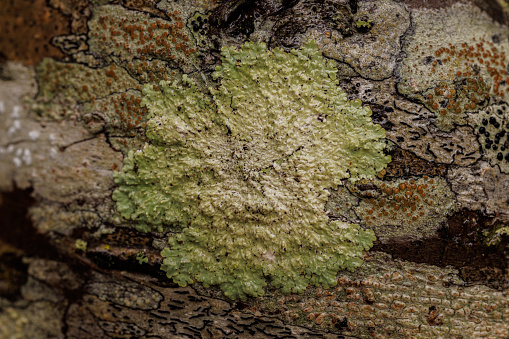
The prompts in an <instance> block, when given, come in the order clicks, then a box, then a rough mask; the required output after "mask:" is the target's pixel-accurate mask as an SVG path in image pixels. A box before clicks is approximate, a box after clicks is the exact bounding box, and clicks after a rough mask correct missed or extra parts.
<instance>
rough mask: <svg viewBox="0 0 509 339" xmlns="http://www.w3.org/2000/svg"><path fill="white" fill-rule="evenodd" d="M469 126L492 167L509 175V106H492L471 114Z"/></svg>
mask: <svg viewBox="0 0 509 339" xmlns="http://www.w3.org/2000/svg"><path fill="white" fill-rule="evenodd" d="M468 121H469V124H470V125H471V126H472V127H473V128H474V132H475V134H476V135H477V137H478V139H479V143H480V144H481V147H482V150H483V156H484V157H485V158H486V159H487V160H488V161H489V162H490V164H491V165H492V166H496V165H498V166H499V167H500V171H501V172H503V173H509V109H508V105H507V104H500V105H491V106H489V107H487V108H485V109H483V110H481V111H479V113H473V114H470V115H469V117H468Z"/></svg>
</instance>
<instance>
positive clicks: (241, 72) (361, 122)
mask: <svg viewBox="0 0 509 339" xmlns="http://www.w3.org/2000/svg"><path fill="white" fill-rule="evenodd" d="M222 57H223V58H222V59H223V60H222V65H221V66H218V67H217V68H216V72H215V73H214V77H215V78H216V79H219V81H220V86H219V88H218V89H212V88H211V89H210V92H211V95H207V94H204V93H203V92H201V91H200V90H198V88H197V87H196V85H195V83H194V82H193V81H192V80H191V79H189V78H188V77H186V76H184V77H183V79H182V82H181V83H179V82H176V81H175V82H173V83H169V82H165V81H162V82H160V84H159V86H157V89H158V90H156V88H155V87H152V86H146V87H145V89H144V94H145V98H144V99H143V102H142V105H145V106H146V107H147V108H148V110H149V115H150V120H149V121H148V122H147V133H146V134H147V137H148V138H149V139H150V140H151V143H148V144H146V145H145V147H144V148H143V150H141V151H137V152H133V151H131V152H130V153H129V155H128V156H127V157H126V158H125V159H124V167H123V169H122V171H121V172H119V173H118V174H116V176H115V181H116V183H117V184H118V185H119V186H120V187H119V188H118V189H117V190H116V191H115V192H114V194H113V199H114V200H116V202H117V208H118V210H119V211H120V213H121V214H122V216H123V217H125V218H127V219H131V220H133V221H135V222H136V224H137V227H138V229H141V230H149V229H150V230H158V231H163V230H164V229H165V226H167V225H177V226H179V227H182V228H183V230H182V232H181V233H178V234H176V235H174V236H172V237H170V239H169V244H170V247H169V248H166V249H164V250H163V252H162V255H163V256H164V257H165V259H164V263H163V265H162V269H163V270H164V271H166V272H167V275H168V277H170V278H172V279H173V280H174V281H175V282H177V283H179V284H180V285H186V284H188V283H191V282H193V280H197V281H200V282H202V283H203V284H204V285H205V286H209V285H220V286H221V288H222V289H223V291H224V292H225V294H226V295H227V296H228V297H230V298H245V297H246V296H247V295H251V296H258V295H261V294H263V293H264V291H263V287H264V286H265V285H266V282H265V277H270V279H271V282H272V285H274V286H276V287H281V288H282V289H283V291H285V292H301V291H303V290H304V289H305V288H306V286H307V285H308V284H309V283H311V284H316V285H322V286H324V287H329V286H333V285H334V284H335V283H336V279H335V274H336V273H337V272H338V270H340V269H350V270H352V269H354V268H356V267H358V266H359V265H360V264H361V263H362V260H361V254H362V251H363V250H366V249H369V248H370V247H371V245H372V241H373V240H374V236H373V232H372V231H370V230H363V229H362V228H360V227H359V226H358V225H355V224H348V223H344V222H340V221H333V222H328V220H327V216H326V214H325V211H324V206H325V203H326V201H327V199H328V196H329V192H328V191H327V190H326V188H331V187H335V186H337V185H338V184H339V183H340V180H341V179H344V178H350V179H351V180H353V181H355V180H358V179H361V178H369V177H372V176H373V175H375V174H376V173H377V172H379V171H380V170H382V169H383V168H384V167H385V165H386V164H387V163H388V162H389V161H390V157H388V156H385V155H384V154H383V153H382V150H383V149H384V146H385V143H384V137H385V133H384V130H383V129H382V128H381V127H380V126H378V125H374V124H373V123H372V121H371V118H370V115H371V111H370V109H369V108H368V107H362V106H361V103H360V101H358V100H357V101H348V100H347V99H346V94H345V93H344V92H343V90H341V88H340V87H338V85H337V84H338V82H337V80H336V69H335V64H334V63H333V62H326V61H325V60H324V59H323V57H322V55H321V53H320V52H319V51H318V49H317V47H316V45H315V44H314V43H313V42H308V43H307V44H305V45H304V46H303V47H301V49H298V50H292V51H291V53H286V52H284V51H283V50H281V49H277V48H276V49H274V50H272V51H268V50H267V49H266V46H265V45H264V44H262V43H247V44H245V45H243V46H242V47H241V48H240V49H238V50H237V49H235V48H233V47H232V48H225V49H223V50H222Z"/></svg>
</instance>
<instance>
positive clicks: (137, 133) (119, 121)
mask: <svg viewBox="0 0 509 339" xmlns="http://www.w3.org/2000/svg"><path fill="white" fill-rule="evenodd" d="M141 99H142V97H141V93H140V92H139V91H135V90H129V91H127V92H124V93H122V94H113V95H110V96H108V97H106V98H103V99H98V100H95V101H94V102H90V103H87V104H85V105H84V107H83V111H85V112H94V114H97V115H99V116H100V117H101V118H102V120H103V121H105V122H106V125H105V129H106V131H107V132H108V134H109V135H115V136H116V137H110V142H111V143H112V145H113V146H114V147H115V148H117V149H120V150H122V151H125V152H127V151H128V150H129V149H139V148H141V147H142V145H144V144H145V142H148V139H147V137H146V136H145V127H146V123H147V119H148V111H147V109H146V108H145V107H141V106H140V103H141ZM85 114H87V113H85Z"/></svg>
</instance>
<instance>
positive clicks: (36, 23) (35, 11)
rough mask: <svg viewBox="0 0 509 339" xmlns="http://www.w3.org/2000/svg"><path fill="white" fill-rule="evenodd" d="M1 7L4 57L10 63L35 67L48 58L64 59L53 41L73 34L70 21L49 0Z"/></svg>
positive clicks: (10, 1)
mask: <svg viewBox="0 0 509 339" xmlns="http://www.w3.org/2000/svg"><path fill="white" fill-rule="evenodd" d="M1 7H2V10H1V11H0V13H1V14H0V32H2V33H1V34H2V38H1V39H0V54H3V55H4V56H5V58H6V59H7V60H14V61H22V62H23V63H25V64H27V65H35V64H37V63H38V62H39V61H41V60H42V59H43V58H44V57H52V58H62V57H64V54H63V53H62V52H61V51H60V50H59V49H58V48H56V47H53V46H52V45H51V44H50V41H51V39H52V38H53V37H54V36H58V35H65V34H70V33H71V27H70V22H69V18H68V17H66V16H64V15H63V14H62V13H60V12H59V11H58V10H55V9H53V8H50V7H48V5H47V1H45V0H6V1H3V2H2V5H1ZM1 61H2V60H0V62H1Z"/></svg>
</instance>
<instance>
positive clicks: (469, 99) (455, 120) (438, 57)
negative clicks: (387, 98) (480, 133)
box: [398, 3, 508, 132]
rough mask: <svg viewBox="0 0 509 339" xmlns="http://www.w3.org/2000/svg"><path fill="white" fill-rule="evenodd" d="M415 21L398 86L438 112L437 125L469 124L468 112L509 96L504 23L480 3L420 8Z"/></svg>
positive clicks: (452, 127) (439, 126) (406, 44)
mask: <svg viewBox="0 0 509 339" xmlns="http://www.w3.org/2000/svg"><path fill="white" fill-rule="evenodd" d="M413 22H414V23H415V32H414V34H413V35H412V36H411V37H410V38H409V39H408V40H407V41H406V43H405V44H404V50H405V52H406V58H405V59H404V61H403V63H402V66H401V69H400V74H401V81H400V82H399V83H398V91H399V92H400V93H402V94H404V95H406V96H408V97H410V98H412V99H415V100H418V101H420V102H422V103H423V104H424V105H425V106H426V107H428V109H430V110H431V111H432V112H433V113H435V116H436V125H437V127H438V128H440V129H441V130H442V131H446V132H450V131H452V130H453V129H454V128H455V127H456V126H458V125H465V124H466V120H465V118H466V117H467V114H468V113H471V112H475V111H478V110H479V109H480V108H483V107H485V106H486V105H487V104H488V103H489V102H490V101H492V100H494V99H495V100H497V101H498V100H500V99H505V100H507V99H506V97H507V90H508V88H507V81H506V80H505V77H506V73H507V71H506V68H507V67H506V66H507V60H506V53H507V51H506V46H505V45H506V43H507V37H506V34H505V33H504V30H503V28H502V26H500V25H499V24H498V23H496V22H494V21H493V20H492V18H490V17H489V16H488V15H487V14H486V13H483V12H481V11H480V10H479V8H477V7H475V6H472V5H468V4H461V3H456V4H454V5H453V6H451V7H449V8H447V9H445V10H441V11H433V10H429V9H420V10H417V11H415V12H414V13H413ZM488 37H490V38H488Z"/></svg>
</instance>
